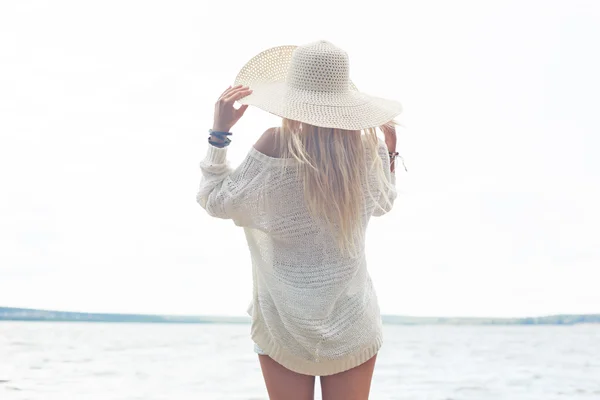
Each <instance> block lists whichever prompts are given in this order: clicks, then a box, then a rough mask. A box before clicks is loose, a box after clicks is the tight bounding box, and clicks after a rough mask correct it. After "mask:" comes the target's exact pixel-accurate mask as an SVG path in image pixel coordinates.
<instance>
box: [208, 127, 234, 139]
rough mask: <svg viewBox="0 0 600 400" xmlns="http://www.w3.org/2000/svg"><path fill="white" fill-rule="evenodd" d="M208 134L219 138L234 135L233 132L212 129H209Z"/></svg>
mask: <svg viewBox="0 0 600 400" xmlns="http://www.w3.org/2000/svg"><path fill="white" fill-rule="evenodd" d="M208 133H210V134H211V135H215V136H218V137H221V136H231V135H233V134H232V133H231V132H222V131H213V130H212V129H209V130H208Z"/></svg>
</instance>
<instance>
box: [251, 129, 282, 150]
mask: <svg viewBox="0 0 600 400" xmlns="http://www.w3.org/2000/svg"><path fill="white" fill-rule="evenodd" d="M278 133H279V128H269V129H267V130H266V131H265V132H264V133H263V134H262V135H261V137H260V138H259V139H258V140H257V141H256V143H255V144H254V148H255V149H256V150H258V151H259V152H261V153H263V154H265V155H267V156H269V157H279V149H278V147H277V134H278Z"/></svg>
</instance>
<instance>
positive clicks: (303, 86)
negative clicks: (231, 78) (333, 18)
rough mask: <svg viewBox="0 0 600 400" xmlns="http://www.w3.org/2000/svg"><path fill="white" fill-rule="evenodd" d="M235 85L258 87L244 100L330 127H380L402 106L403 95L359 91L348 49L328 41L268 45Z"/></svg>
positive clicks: (350, 128) (356, 128)
mask: <svg viewBox="0 0 600 400" xmlns="http://www.w3.org/2000/svg"><path fill="white" fill-rule="evenodd" d="M235 85H244V86H249V87H250V89H252V93H251V94H250V95H249V96H246V97H244V98H243V99H241V100H240V101H239V102H240V103H242V104H249V105H253V106H256V107H258V108H260V109H262V110H265V111H267V112H269V113H271V114H275V115H278V116H280V117H283V118H287V119H291V120H296V121H300V122H304V123H307V124H311V125H316V126H321V127H325V128H338V129H348V130H360V129H366V128H374V127H378V126H381V125H383V124H385V123H387V122H389V121H391V120H392V119H393V118H394V117H396V116H397V115H398V114H400V113H401V112H402V105H401V104H400V103H398V102H397V101H393V100H387V99H382V98H378V97H373V96H369V95H366V94H364V93H361V92H359V91H358V89H357V88H356V86H354V84H353V83H352V81H351V80H350V75H349V60H348V54H346V52H345V51H344V50H342V49H340V48H338V47H336V46H334V45H333V44H331V43H329V42H327V41H319V42H314V43H310V44H307V45H304V46H279V47H273V48H270V49H268V50H265V51H263V52H261V53H260V54H258V55H256V56H255V57H253V58H252V59H251V60H250V61H249V62H248V63H247V64H246V65H245V66H244V67H243V68H242V70H241V71H240V72H239V74H238V76H237V77H236V79H235Z"/></svg>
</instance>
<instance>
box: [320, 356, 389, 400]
mask: <svg viewBox="0 0 600 400" xmlns="http://www.w3.org/2000/svg"><path fill="white" fill-rule="evenodd" d="M376 358H377V355H375V356H373V357H372V358H371V359H370V360H368V361H366V362H365V363H363V364H361V365H359V366H358V367H354V368H352V369H350V370H348V371H344V372H340V373H339V374H335V375H328V376H322V377H321V393H322V394H323V400H367V399H368V398H369V391H370V390H371V378H372V377H373V369H374V368H375V360H376Z"/></svg>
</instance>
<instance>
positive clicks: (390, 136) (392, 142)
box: [379, 121, 396, 153]
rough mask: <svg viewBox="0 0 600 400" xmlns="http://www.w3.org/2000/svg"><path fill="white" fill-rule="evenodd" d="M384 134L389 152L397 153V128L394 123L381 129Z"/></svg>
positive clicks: (382, 126) (384, 125)
mask: <svg viewBox="0 0 600 400" xmlns="http://www.w3.org/2000/svg"><path fill="white" fill-rule="evenodd" d="M379 129H381V131H382V132H383V136H384V138H385V144H386V145H387V148H388V151H391V152H392V153H393V152H395V151H396V126H395V124H394V123H393V121H390V122H388V123H387V124H383V125H381V126H380V127H379Z"/></svg>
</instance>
